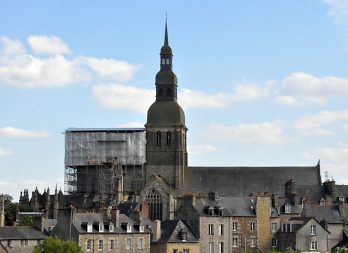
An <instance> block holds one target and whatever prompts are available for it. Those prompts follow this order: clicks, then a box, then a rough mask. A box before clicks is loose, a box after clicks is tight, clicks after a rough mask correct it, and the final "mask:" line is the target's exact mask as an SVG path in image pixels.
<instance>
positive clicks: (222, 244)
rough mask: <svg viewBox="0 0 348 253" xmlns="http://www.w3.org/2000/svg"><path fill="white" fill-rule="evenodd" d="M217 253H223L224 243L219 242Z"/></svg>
mask: <svg viewBox="0 0 348 253" xmlns="http://www.w3.org/2000/svg"><path fill="white" fill-rule="evenodd" d="M219 253H224V243H223V242H219Z"/></svg>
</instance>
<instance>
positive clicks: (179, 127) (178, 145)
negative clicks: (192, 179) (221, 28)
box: [145, 21, 187, 189]
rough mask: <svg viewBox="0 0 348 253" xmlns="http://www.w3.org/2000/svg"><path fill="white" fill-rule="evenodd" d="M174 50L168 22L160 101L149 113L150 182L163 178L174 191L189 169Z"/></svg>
mask: <svg viewBox="0 0 348 253" xmlns="http://www.w3.org/2000/svg"><path fill="white" fill-rule="evenodd" d="M172 59H173V54H172V49H171V48H170V46H169V43H168V30H167V21H166V24H165V35H164V45H163V46H162V48H161V53H160V71H159V72H158V73H157V75H156V83H155V84H156V101H155V102H154V103H153V104H152V105H151V106H150V108H149V110H148V112H147V123H146V125H145V127H146V179H147V180H148V179H149V177H151V176H156V177H160V178H162V179H163V180H164V181H165V182H166V183H167V184H168V185H169V186H170V188H172V189H180V188H181V187H182V185H183V182H184V169H185V167H186V166H187V150H186V133H187V128H186V126H185V114H184V111H183V109H182V108H181V107H180V105H179V104H178V102H177V86H178V84H177V78H176V75H175V74H174V72H173V65H172Z"/></svg>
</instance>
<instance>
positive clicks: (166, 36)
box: [164, 13, 169, 46]
mask: <svg viewBox="0 0 348 253" xmlns="http://www.w3.org/2000/svg"><path fill="white" fill-rule="evenodd" d="M164 45H165V46H169V43H168V28H167V13H166V27H165V32H164Z"/></svg>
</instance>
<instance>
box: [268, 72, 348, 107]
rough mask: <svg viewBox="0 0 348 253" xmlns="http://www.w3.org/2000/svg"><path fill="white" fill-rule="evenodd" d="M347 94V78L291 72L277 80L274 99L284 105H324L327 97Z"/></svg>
mask: <svg viewBox="0 0 348 253" xmlns="http://www.w3.org/2000/svg"><path fill="white" fill-rule="evenodd" d="M347 95H348V78H338V77H334V76H326V77H316V76H314V75H310V74H307V73H303V72H298V73H292V74H290V75H289V76H287V77H285V78H284V79H283V80H281V81H280V82H279V87H278V90H277V95H276V97H275V100H276V101H278V102H280V103H282V104H285V105H305V104H315V105H325V104H326V103H327V102H328V100H329V98H331V97H335V96H347Z"/></svg>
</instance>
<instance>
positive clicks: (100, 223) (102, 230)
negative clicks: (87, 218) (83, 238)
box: [99, 222, 104, 232]
mask: <svg viewBox="0 0 348 253" xmlns="http://www.w3.org/2000/svg"><path fill="white" fill-rule="evenodd" d="M99 232H104V223H102V222H99Z"/></svg>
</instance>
